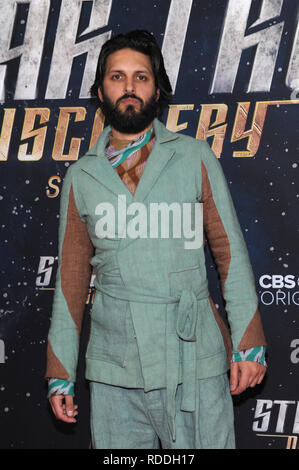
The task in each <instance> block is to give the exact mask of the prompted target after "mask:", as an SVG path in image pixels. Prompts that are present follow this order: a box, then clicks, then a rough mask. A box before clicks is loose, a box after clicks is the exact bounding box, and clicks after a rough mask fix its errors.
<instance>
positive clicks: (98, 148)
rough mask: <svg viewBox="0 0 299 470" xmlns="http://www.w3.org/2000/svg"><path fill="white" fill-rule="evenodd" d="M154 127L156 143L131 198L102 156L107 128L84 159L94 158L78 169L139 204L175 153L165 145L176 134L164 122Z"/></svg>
mask: <svg viewBox="0 0 299 470" xmlns="http://www.w3.org/2000/svg"><path fill="white" fill-rule="evenodd" d="M153 126H154V131H155V138H156V141H155V144H154V147H153V149H152V151H151V153H150V155H149V157H148V160H147V162H146V165H145V167H144V171H143V174H142V175H141V178H140V181H139V183H138V185H137V188H136V191H135V194H134V195H133V194H132V193H131V192H130V191H129V189H128V188H127V187H126V185H125V184H124V183H123V182H122V180H121V178H120V177H119V175H118V173H117V172H116V170H115V169H114V168H113V167H112V165H111V163H110V162H109V161H108V159H107V157H106V155H105V147H106V145H107V143H108V140H109V132H110V131H111V127H110V126H107V127H106V128H105V129H104V130H103V131H102V133H101V135H100V137H99V139H98V141H97V143H96V144H95V145H94V147H92V148H91V149H90V150H89V151H88V152H87V153H86V156H95V157H96V158H95V159H93V158H90V159H86V161H84V164H83V165H82V167H81V169H82V170H83V171H85V172H86V173H88V174H89V175H90V176H92V177H93V178H94V179H96V180H97V181H98V182H100V183H101V184H102V185H104V186H105V187H106V188H107V189H109V190H110V191H112V192H113V193H115V194H116V195H120V194H125V195H126V196H127V199H128V202H133V201H134V202H136V201H139V202H142V201H143V200H144V198H145V197H146V196H147V194H148V193H149V191H150V190H151V188H152V186H153V184H154V183H155V181H156V180H157V178H158V177H159V175H160V173H161V172H162V170H163V168H164V167H165V165H166V163H167V162H168V160H170V158H171V157H172V156H173V155H174V153H175V149H174V147H173V146H168V145H167V143H168V142H172V141H174V140H176V139H178V138H179V135H178V134H175V133H173V132H170V131H169V130H168V129H166V127H165V126H164V124H163V123H161V122H160V121H158V119H155V120H154V122H153ZM82 163H83V162H82Z"/></svg>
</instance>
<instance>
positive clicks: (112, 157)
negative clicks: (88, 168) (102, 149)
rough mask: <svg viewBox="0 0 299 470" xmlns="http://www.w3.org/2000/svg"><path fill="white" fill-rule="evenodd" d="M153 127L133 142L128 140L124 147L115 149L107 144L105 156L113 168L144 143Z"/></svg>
mask: <svg viewBox="0 0 299 470" xmlns="http://www.w3.org/2000/svg"><path fill="white" fill-rule="evenodd" d="M152 132H153V128H151V129H149V130H148V131H147V132H146V133H145V134H142V135H140V136H139V137H137V138H136V139H134V140H133V142H130V143H129V144H128V145H127V146H126V147H124V148H122V149H119V150H115V149H114V147H113V145H109V146H108V147H107V148H106V156H107V158H108V160H109V161H110V163H111V164H112V166H113V168H116V167H117V166H118V165H120V164H121V163H123V162H124V161H125V160H126V159H127V158H129V157H130V155H132V154H133V153H135V152H137V150H139V149H140V148H141V147H143V146H144V145H146V144H147V143H148V142H149V140H150V138H151V135H152Z"/></svg>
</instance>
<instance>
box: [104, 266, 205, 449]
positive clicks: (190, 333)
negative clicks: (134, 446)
mask: <svg viewBox="0 0 299 470" xmlns="http://www.w3.org/2000/svg"><path fill="white" fill-rule="evenodd" d="M104 278H105V275H104V276H103V278H102V281H103V282H101V283H99V282H98V280H97V279H96V280H95V287H96V289H98V290H99V291H101V292H102V293H103V294H106V295H109V296H110V297H113V298H116V299H120V300H125V301H129V302H141V303H151V304H173V303H178V309H177V319H176V334H177V337H179V339H180V340H181V341H182V346H183V347H182V353H183V358H182V402H181V410H183V411H189V412H192V411H195V400H196V329H197V327H198V322H200V321H201V315H198V313H199V311H200V310H201V307H203V306H204V305H206V302H207V299H208V295H209V293H208V287H207V282H205V283H203V285H202V286H201V288H200V292H196V293H195V292H194V290H192V289H183V290H182V291H181V292H180V294H178V295H176V296H158V295H157V296H156V295H151V294H144V293H141V292H140V291H138V288H137V287H134V286H132V287H126V286H122V285H118V284H117V285H116V284H111V283H105V282H104ZM110 280H111V277H110ZM203 304H204V305H203ZM166 341H167V343H166V413H167V420H168V426H169V432H170V435H171V437H172V439H173V440H175V438H176V434H175V396H176V390H177V386H178V384H179V362H180V350H179V343H178V341H177V338H176V337H175V335H173V334H172V335H171V334H168V335H167V340H166Z"/></svg>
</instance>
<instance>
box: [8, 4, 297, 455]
mask: <svg viewBox="0 0 299 470" xmlns="http://www.w3.org/2000/svg"><path fill="white" fill-rule="evenodd" d="M170 4H171V1H170V0H157V1H151V0H143V1H142V2H137V1H136V0H113V2H112V7H111V11H110V15H109V22H108V25H107V26H106V27H104V28H103V31H112V34H116V33H118V32H125V31H128V30H130V29H135V28H145V29H148V30H149V31H151V32H152V33H153V34H154V35H155V37H156V38H157V41H158V42H159V44H160V45H161V46H162V42H163V37H164V33H165V27H166V22H167V17H168V12H169V7H170ZM261 4H262V2H261V1H259V0H253V1H252V5H251V9H250V14H249V17H248V25H250V24H251V23H253V22H254V21H255V19H256V18H257V17H258V15H259V12H260V9H261ZM60 5H61V0H52V1H51V8H50V15H49V20H48V24H47V31H46V37H45V44H44V51H43V57H42V66H41V72H40V76H39V83H38V96H37V98H36V99H35V100H28V101H25V100H14V90H15V85H16V76H17V70H18V66H19V59H14V60H11V61H10V62H9V63H8V68H7V74H6V82H5V83H6V91H5V100H4V102H2V104H1V114H0V116H1V120H2V119H3V114H4V109H5V108H15V109H16V115H15V122H14V127H13V139H12V141H11V143H10V148H9V154H8V158H7V161H5V162H0V165H1V182H0V207H1V209H0V210H1V212H0V213H1V222H0V223H1V247H0V249H1V291H0V292H1V293H0V299H1V302H0V340H1V343H0V344H1V345H2V346H3V345H4V347H5V353H4V358H3V357H2V360H1V357H0V436H1V437H0V448H3V449H30V448H31V449H33V448H35V449H36V448H43V449H54V448H61V449H70V448H74V449H76V448H81V449H85V448H86V449H87V448H88V447H89V445H90V435H89V394H88V386H87V384H86V382H85V380H84V347H85V344H86V336H87V334H86V331H87V330H88V315H85V324H84V328H83V335H82V345H81V354H80V360H79V365H78V384H77V392H76V401H77V403H78V404H79V411H80V413H79V420H78V423H77V424H76V425H75V426H73V425H71V426H68V425H65V424H63V423H59V422H57V421H56V420H55V418H54V417H53V416H52V414H51V412H50V409H49V405H48V403H47V398H46V395H47V386H46V383H45V380H44V378H43V376H44V372H45V360H46V344H47V334H48V329H49V324H50V317H51V303H52V295H53V286H54V281H55V266H56V265H55V261H56V260H55V258H56V256H57V230H58V223H59V196H58V197H52V198H51V197H48V196H47V190H50V191H51V188H50V187H49V178H50V176H53V175H58V176H60V178H61V180H62V179H63V176H64V174H65V171H66V169H67V167H68V166H69V165H70V164H71V163H70V162H68V161H60V162H59V161H54V160H53V159H52V156H51V154H52V148H53V142H54V139H55V131H56V126H57V121H58V117H59V108H60V107H65V106H82V107H85V108H86V110H87V113H86V119H85V120H84V121H82V122H79V123H78V122H75V121H74V119H73V118H71V120H70V124H69V131H68V139H67V141H66V147H67V148H68V146H69V144H70V138H71V137H79V138H81V139H82V141H81V146H80V155H79V156H82V155H84V153H85V152H86V151H87V150H88V146H89V142H90V135H91V128H92V125H93V117H94V113H95V110H96V105H95V103H93V102H91V101H90V100H89V99H79V92H80V84H81V80H82V73H83V72H82V70H83V68H84V57H82V56H79V57H76V58H75V59H74V63H73V69H72V74H71V78H70V81H69V85H68V91H67V96H66V98H65V99H63V100H45V98H44V96H45V89H46V84H47V77H48V75H49V70H50V67H51V55H52V52H53V47H54V42H55V35H56V30H57V24H58V19H59V12H60ZM227 5H228V1H226V0H210V1H206V0H204V1H203V0H198V1H197V0H194V1H193V3H192V8H191V13H190V18H189V23H188V28H187V31H186V37H185V42H184V49H183V54H182V59H181V64H180V69H179V75H178V79H177V84H176V89H175V94H174V99H173V104H193V105H194V108H193V109H192V110H189V111H181V113H180V115H179V121H178V124H180V123H184V122H188V126H187V128H186V129H184V130H182V131H181V132H183V133H185V134H188V135H191V136H194V137H195V135H196V131H197V126H198V120H199V116H200V112H201V105H202V104H209V103H225V104H226V105H227V106H228V114H227V117H226V123H227V129H226V136H225V139H224V144H223V149H222V152H221V156H220V162H221V165H222V168H223V170H224V173H225V175H226V178H227V181H228V183H229V187H230V190H231V194H232V197H233V200H234V203H235V206H236V210H237V213H238V216H239V220H240V224H241V228H242V231H243V234H244V237H245V241H246V243H247V246H248V251H249V255H250V258H251V261H252V266H253V271H254V274H255V278H256V286H257V292H258V295H259V298H260V312H261V316H262V319H263V323H264V329H265V334H266V337H267V340H268V359H267V360H268V374H267V378H266V380H265V381H264V383H263V384H262V385H261V386H259V387H256V388H255V389H253V390H249V391H248V392H246V393H244V394H243V395H242V396H240V397H236V398H234V407H235V413H236V431H237V446H238V448H241V449H246V448H257V449H258V448H261V449H262V448H267V449H269V448H270V449H272V448H273V449H276V448H285V447H286V446H287V445H288V444H287V439H286V438H285V437H283V436H285V435H288V436H294V437H295V438H296V437H297V435H298V434H299V429H298V425H297V427H296V422H297V421H299V418H298V413H297V418H296V410H297V404H298V403H299V402H298V376H299V371H298V362H299V353H298V357H297V354H296V347H297V348H298V347H299V339H297V338H299V319H298V305H299V292H298V291H299V285H298V276H299V272H298V229H299V218H298V201H299V187H298V186H299V185H298V147H299V141H298V119H297V116H298V105H296V104H293V105H284V104H279V105H275V106H271V107H269V108H268V110H267V114H266V119H265V124H264V128H263V131H262V137H261V141H260V145H259V148H258V150H257V152H256V154H255V155H254V156H253V157H250V158H234V157H233V152H234V151H235V150H245V148H246V142H247V139H243V140H241V141H239V142H234V143H232V142H231V141H230V136H231V133H232V130H233V123H234V117H235V113H236V109H237V103H238V102H242V101H243V102H247V101H250V103H251V109H250V113H249V117H248V122H247V125H246V129H248V128H249V127H250V123H251V120H252V117H253V108H254V106H255V103H256V102H257V101H275V100H290V94H291V90H290V89H289V88H288V87H287V86H286V84H285V77H286V73H287V67H288V63H289V60H290V54H291V49H292V45H293V41H294V38H295V32H296V26H297V22H298V1H297V0H291V1H290V0H285V1H284V2H283V6H282V11H281V14H280V17H278V18H277V19H276V20H277V21H282V20H283V21H284V27H283V33H282V37H281V44H280V47H279V52H278V56H277V60H276V64H275V71H274V74H273V80H272V84H271V89H270V91H269V92H258V93H247V92H246V90H247V86H248V82H249V78H250V71H251V66H252V64H253V61H254V57H255V48H254V47H252V48H248V49H246V50H244V51H243V53H242V57H241V60H240V65H239V70H238V75H237V80H236V83H235V86H234V89H233V91H232V93H215V94H210V92H209V90H210V86H211V81H212V78H213V74H214V70H215V63H216V58H217V53H218V48H219V43H220V37H221V30H222V26H223V22H224V18H225V12H226V8H227ZM91 6H92V2H84V3H83V9H82V15H81V20H80V24H79V30H78V31H80V28H81V30H83V29H84V28H85V27H86V25H87V24H88V19H89V15H90V9H91ZM0 8H1V9H3V12H1V14H2V15H3V14H5V6H3V2H2V3H1V5H0ZM28 8H29V6H28V4H27V3H24V4H19V7H18V10H17V16H16V21H15V26H14V35H13V38H14V42H13V43H12V44H11V47H17V46H18V45H21V44H22V42H23V40H24V32H25V27H26V21H27V16H28ZM37 27H38V25H37ZM263 27H264V26H263ZM261 28H262V27H261ZM34 107H47V108H49V109H50V118H49V122H48V123H47V127H48V130H47V136H46V142H45V148H44V153H43V156H42V158H41V159H40V160H38V161H32V162H24V161H19V160H18V159H17V154H18V148H19V145H20V138H21V132H22V127H23V121H24V115H25V108H34ZM167 113H168V111H166V112H165V114H164V117H163V119H164V122H165V123H166V119H167ZM0 129H1V122H0ZM208 141H209V143H212V139H211V138H209V139H208ZM28 143H29V148H30V145H32V142H31V143H30V140H28ZM43 256H47V257H49V259H52V260H54V264H53V265H52V268H53V269H52V271H51V282H50V284H49V285H48V288H47V289H44V288H41V287H40V286H39V285H38V283H37V279H42V277H43V275H46V274H45V273H39V272H38V268H39V263H40V259H41V257H43ZM49 263H50V262H49ZM50 265H51V263H50V264H49V266H50ZM207 267H208V275H209V283H210V289H211V293H212V296H213V297H214V299H215V300H216V303H217V306H218V308H219V310H220V311H221V314H223V315H225V313H224V309H223V302H222V298H221V295H220V290H219V286H218V283H217V281H218V277H217V272H216V269H215V266H214V264H213V260H212V258H211V256H210V255H209V253H207ZM264 275H267V276H268V277H267V278H265V280H264V282H263V281H262V276H264ZM273 276H274V277H273ZM275 276H276V277H275ZM286 276H291V277H290V278H289V279H291V280H292V281H293V282H292V283H289V284H288V283H287V282H286V279H288V278H286ZM275 279H277V280H278V281H277V282H278V285H277V287H275V282H274V281H275ZM281 279H282V281H281V282H282V284H279V282H280V280H281ZM89 308H90V304H87V306H86V313H87V312H88V310H89ZM261 400H267V407H268V408H267V411H268V412H269V416H270V419H269V422H268V423H266V422H265V421H264V420H263V419H262V418H261V417H259V416H257V414H256V413H257V409H258V408H257V406H258V403H262V402H261ZM265 403H266V402H265ZM265 406H266V405H265ZM263 411H265V409H263ZM270 413H271V414H270ZM254 423H255V424H254ZM292 442H293V441H292ZM295 442H296V439H295Z"/></svg>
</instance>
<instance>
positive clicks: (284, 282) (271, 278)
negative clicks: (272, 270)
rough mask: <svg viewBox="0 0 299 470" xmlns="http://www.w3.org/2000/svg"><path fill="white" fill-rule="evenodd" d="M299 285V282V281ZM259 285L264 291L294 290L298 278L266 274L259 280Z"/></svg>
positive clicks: (289, 275)
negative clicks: (271, 289) (270, 289)
mask: <svg viewBox="0 0 299 470" xmlns="http://www.w3.org/2000/svg"><path fill="white" fill-rule="evenodd" d="M297 283H298V280H297ZM259 284H260V286H261V287H262V288H263V289H269V288H271V287H272V288H273V289H282V288H283V287H285V288H286V289H292V288H293V287H296V278H295V276H293V275H292V274H288V275H286V276H283V275H282V274H272V275H270V274H264V275H263V276H261V277H260V279H259Z"/></svg>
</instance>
